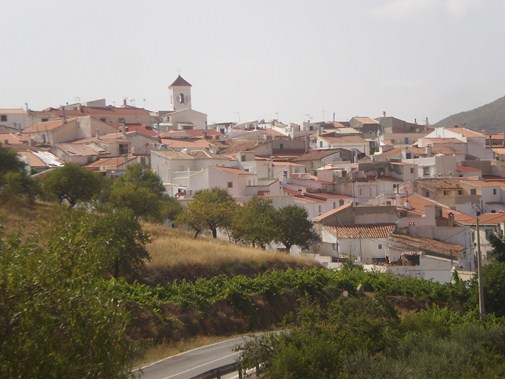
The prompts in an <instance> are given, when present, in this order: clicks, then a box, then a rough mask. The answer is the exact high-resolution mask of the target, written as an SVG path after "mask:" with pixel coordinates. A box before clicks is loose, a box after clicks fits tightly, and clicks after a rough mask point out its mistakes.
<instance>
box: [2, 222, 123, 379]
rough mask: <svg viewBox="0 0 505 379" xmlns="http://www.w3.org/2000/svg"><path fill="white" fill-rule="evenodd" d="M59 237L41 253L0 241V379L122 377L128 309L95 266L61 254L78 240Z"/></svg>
mask: <svg viewBox="0 0 505 379" xmlns="http://www.w3.org/2000/svg"><path fill="white" fill-rule="evenodd" d="M62 231H63V229H62V230H58V233H54V234H53V240H52V241H51V243H49V244H48V246H47V247H41V246H38V245H37V244H35V242H34V241H31V240H30V239H29V238H27V237H26V236H25V237H22V236H8V237H5V238H1V239H0V377H2V378H122V377H125V373H127V372H128V369H129V364H130V362H131V359H132V355H133V349H132V344H131V342H130V341H128V339H127V335H126V328H127V325H128V317H129V316H128V311H127V309H126V307H125V305H124V304H123V303H122V302H120V301H118V299H117V298H116V297H115V294H114V293H113V292H112V290H109V287H108V286H107V285H106V282H104V280H103V279H102V276H101V275H97V274H96V273H97V270H95V269H93V265H96V264H98V263H96V262H93V261H92V260H87V259H79V255H78V254H64V252H65V249H66V247H67V246H69V245H68V244H67V242H72V240H74V241H75V240H76V239H79V238H78V237H77V236H76V235H75V234H74V233H73V232H71V231H72V230H71V229H66V231H64V232H62ZM70 245H71V244H70ZM87 248H88V247H86V248H85V249H87ZM79 252H80V254H84V255H87V254H86V252H85V251H82V250H79ZM88 253H89V254H91V251H88ZM90 265H91V267H90Z"/></svg>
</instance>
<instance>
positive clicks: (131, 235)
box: [51, 208, 151, 278]
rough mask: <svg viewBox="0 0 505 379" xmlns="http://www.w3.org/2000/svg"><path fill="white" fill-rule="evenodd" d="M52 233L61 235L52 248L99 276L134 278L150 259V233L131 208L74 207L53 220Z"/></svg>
mask: <svg viewBox="0 0 505 379" xmlns="http://www.w3.org/2000/svg"><path fill="white" fill-rule="evenodd" d="M51 233H52V234H56V235H60V236H61V238H60V241H58V240H54V239H52V241H55V242H56V245H53V246H52V249H53V251H55V252H56V253H58V254H59V255H60V256H61V257H64V258H65V259H70V260H71V262H74V263H75V262H79V264H82V265H83V266H87V267H88V270H89V271H92V272H95V274H96V275H98V276H108V275H111V276H113V277H114V278H119V277H127V278H132V277H134V275H135V274H136V273H138V272H139V271H140V270H142V269H143V268H144V264H145V261H147V260H149V259H150V255H149V252H148V251H147V249H146V246H145V245H146V244H147V243H149V242H150V241H151V238H150V235H149V234H148V233H145V232H143V231H142V227H141V225H140V223H139V220H138V218H137V217H136V216H135V214H134V213H133V211H132V210H130V209H125V208H122V209H114V210H110V211H108V212H105V213H100V214H97V213H90V212H88V211H78V210H72V211H71V212H69V213H68V214H64V215H62V216H61V218H60V219H59V220H57V221H55V222H54V223H53V225H52V228H51ZM62 241H64V243H61V242H62Z"/></svg>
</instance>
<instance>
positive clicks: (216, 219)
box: [176, 188, 237, 238]
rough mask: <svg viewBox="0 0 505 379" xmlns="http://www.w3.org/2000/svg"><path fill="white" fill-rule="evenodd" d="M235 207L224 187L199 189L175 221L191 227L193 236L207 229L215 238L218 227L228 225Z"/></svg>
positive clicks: (226, 226)
mask: <svg viewBox="0 0 505 379" xmlns="http://www.w3.org/2000/svg"><path fill="white" fill-rule="evenodd" d="M236 207H237V204H236V202H235V200H234V199H233V197H231V195H230V194H229V193H228V191H226V190H224V189H221V188H212V189H207V190H201V191H197V192H196V193H195V195H194V196H193V200H192V201H191V202H190V203H189V204H188V205H187V207H186V209H185V210H184V211H183V212H182V213H181V214H180V215H179V217H178V218H177V220H176V221H177V223H180V224H184V225H187V226H189V227H190V228H192V229H193V230H194V231H195V238H196V237H198V234H200V233H201V232H202V231H203V230H205V229H209V230H210V231H211V233H212V237H214V238H217V230H218V229H219V228H228V227H230V225H231V221H232V217H233V213H234V211H235V208H236Z"/></svg>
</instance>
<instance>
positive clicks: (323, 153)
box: [294, 150, 338, 161]
mask: <svg viewBox="0 0 505 379" xmlns="http://www.w3.org/2000/svg"><path fill="white" fill-rule="evenodd" d="M335 153H338V150H312V151H309V152H308V153H305V154H303V155H301V156H299V157H298V158H295V159H294V160H295V161H310V160H316V159H323V158H326V157H329V156H330V155H333V154H335Z"/></svg>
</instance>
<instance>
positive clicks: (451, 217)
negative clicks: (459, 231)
mask: <svg viewBox="0 0 505 379" xmlns="http://www.w3.org/2000/svg"><path fill="white" fill-rule="evenodd" d="M447 226H454V213H452V212H449V214H448V215H447Z"/></svg>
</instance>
